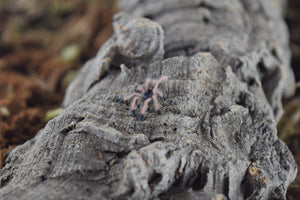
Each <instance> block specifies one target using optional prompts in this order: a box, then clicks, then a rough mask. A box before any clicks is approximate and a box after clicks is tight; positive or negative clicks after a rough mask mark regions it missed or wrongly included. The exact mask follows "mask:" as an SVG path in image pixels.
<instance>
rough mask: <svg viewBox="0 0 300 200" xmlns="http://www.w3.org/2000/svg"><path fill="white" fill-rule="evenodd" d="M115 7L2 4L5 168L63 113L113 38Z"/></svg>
mask: <svg viewBox="0 0 300 200" xmlns="http://www.w3.org/2000/svg"><path fill="white" fill-rule="evenodd" d="M116 8H117V6H116V3H115V1H106V0H102V1H98V0H74V1H61V0H44V1H37V0H30V1H26V2H25V3H24V0H12V1H6V0H0V22H1V23H0V167H2V166H3V165H4V163H5V158H6V157H7V155H8V154H9V152H10V151H11V150H12V149H13V148H14V147H15V146H16V145H19V144H22V143H24V142H25V141H26V140H28V139H30V138H32V137H34V136H35V134H36V133H37V132H38V130H39V129H41V128H42V127H43V126H44V125H45V124H46V123H47V120H49V119H47V115H46V114H47V112H49V111H50V110H52V109H55V108H57V107H60V104H61V102H62V98H63V94H64V91H65V88H66V86H67V84H68V82H69V81H70V79H72V77H73V76H74V75H75V74H76V70H77V69H78V68H80V66H82V64H83V63H84V62H85V61H86V60H87V59H88V58H90V57H93V56H94V55H95V54H96V52H97V50H98V49H99V47H100V46H101V45H102V43H103V42H104V41H106V39H107V38H108V37H109V36H111V35H112V27H111V21H112V15H113V13H115V12H117V10H116Z"/></svg>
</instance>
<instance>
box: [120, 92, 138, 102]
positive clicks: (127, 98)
mask: <svg viewBox="0 0 300 200" xmlns="http://www.w3.org/2000/svg"><path fill="white" fill-rule="evenodd" d="M134 96H141V94H139V93H137V92H135V93H132V94H131V95H129V96H127V97H125V98H124V99H123V101H127V100H129V99H131V98H132V97H134Z"/></svg>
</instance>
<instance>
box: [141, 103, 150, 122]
mask: <svg viewBox="0 0 300 200" xmlns="http://www.w3.org/2000/svg"><path fill="white" fill-rule="evenodd" d="M150 101H151V98H149V99H147V100H146V101H144V105H143V107H142V109H141V114H140V116H139V120H141V121H142V120H143V119H144V114H145V112H146V111H147V109H148V106H149V103H150Z"/></svg>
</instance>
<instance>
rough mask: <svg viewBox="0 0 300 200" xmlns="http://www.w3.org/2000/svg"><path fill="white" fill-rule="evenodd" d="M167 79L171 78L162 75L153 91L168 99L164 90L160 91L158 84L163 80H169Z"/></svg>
mask: <svg viewBox="0 0 300 200" xmlns="http://www.w3.org/2000/svg"><path fill="white" fill-rule="evenodd" d="M167 80H169V78H168V77H166V76H162V77H161V78H160V79H159V80H158V81H156V83H155V87H154V88H153V93H154V94H158V95H159V96H160V97H162V98H163V99H164V100H166V99H167V97H165V96H164V95H163V93H162V91H160V90H159V89H158V85H159V84H160V83H161V82H163V81H167Z"/></svg>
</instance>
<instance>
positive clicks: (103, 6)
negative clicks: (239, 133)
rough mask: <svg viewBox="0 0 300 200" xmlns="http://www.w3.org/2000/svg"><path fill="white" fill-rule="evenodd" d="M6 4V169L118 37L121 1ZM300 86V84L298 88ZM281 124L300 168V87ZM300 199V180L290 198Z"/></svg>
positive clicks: (2, 123)
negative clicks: (83, 70) (115, 19)
mask: <svg viewBox="0 0 300 200" xmlns="http://www.w3.org/2000/svg"><path fill="white" fill-rule="evenodd" d="M24 2H25V0H0V22H1V23H0V167H2V166H3V165H4V164H5V158H6V157H7V155H8V154H9V152H10V151H11V150H12V149H13V148H14V147H15V146H16V145H19V144H22V143H24V142H25V141H27V140H28V139H30V138H32V137H34V135H35V134H36V133H37V132H38V130H39V129H41V128H42V127H43V126H44V125H45V124H46V123H47V120H49V117H47V116H48V115H47V113H49V111H51V110H53V109H55V108H58V107H60V104H61V102H62V98H63V94H64V91H65V88H66V86H67V84H68V83H69V81H70V80H71V79H72V77H74V76H75V75H76V71H77V69H79V68H80V67H81V66H82V64H83V63H84V62H85V61H86V60H87V59H88V58H91V57H93V56H94V55H95V54H96V52H97V50H98V48H99V47H100V46H101V45H102V44H103V42H104V41H106V39H107V38H108V37H109V36H111V35H112V27H111V20H112V15H113V13H115V12H117V5H116V1H107V0H73V1H62V0H43V1H39V0H26V2H25V3H24ZM299 21H300V2H299V1H298V0H290V1H289V9H288V11H287V22H288V25H289V28H290V31H291V45H290V46H291V49H292V53H293V59H292V66H293V68H294V71H295V76H296V80H297V82H299V81H300V70H299V69H300V68H299V67H298V66H300V23H299ZM298 85H299V84H298ZM298 87H299V88H298V89H297V90H296V94H295V97H293V98H291V99H287V100H285V109H286V113H285V115H284V116H283V118H282V120H281V122H280V123H279V125H278V130H279V136H280V137H281V138H282V139H283V140H284V141H286V142H287V144H288V145H289V148H290V149H291V151H292V152H293V154H294V156H295V159H296V161H297V162H298V166H300V149H299V148H298V147H299V145H300V85H299V86H298ZM298 196H300V176H299V175H298V176H297V178H296V181H295V182H294V183H292V184H291V186H290V187H289V189H288V194H287V197H288V199H290V200H295V199H297V197H298Z"/></svg>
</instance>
